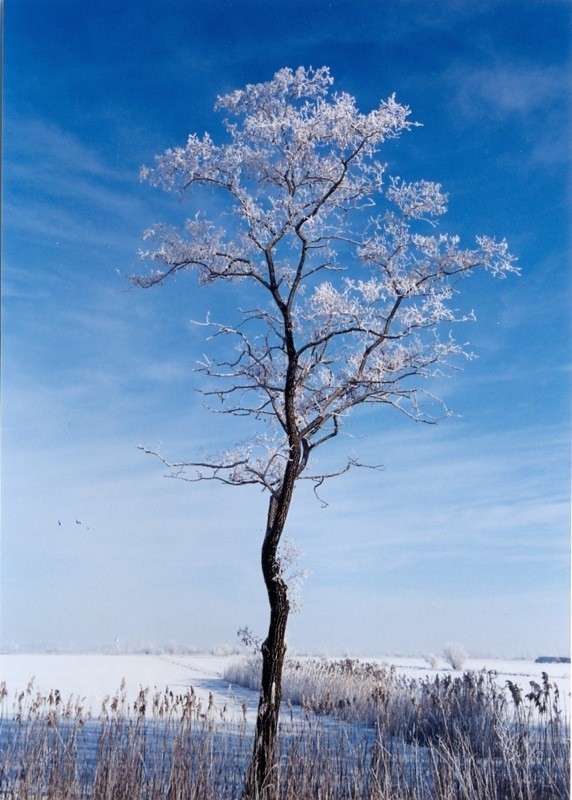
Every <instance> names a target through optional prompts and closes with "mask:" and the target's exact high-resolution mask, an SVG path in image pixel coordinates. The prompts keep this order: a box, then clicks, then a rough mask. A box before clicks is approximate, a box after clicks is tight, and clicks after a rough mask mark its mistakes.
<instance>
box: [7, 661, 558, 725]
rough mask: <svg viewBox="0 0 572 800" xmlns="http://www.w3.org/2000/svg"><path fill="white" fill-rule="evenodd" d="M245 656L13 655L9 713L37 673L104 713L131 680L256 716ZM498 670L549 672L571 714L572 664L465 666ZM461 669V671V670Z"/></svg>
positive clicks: (411, 665) (40, 681) (403, 664)
mask: <svg viewBox="0 0 572 800" xmlns="http://www.w3.org/2000/svg"><path fill="white" fill-rule="evenodd" d="M237 658H239V656H236V655H234V656H213V655H166V654H163V655H142V654H137V655H131V654H129V655H127V654H117V655H83V654H82V655H78V654H68V655H62V654H41V653H34V654H10V655H1V656H0V681H3V682H5V683H6V687H7V690H8V697H7V699H6V700H5V701H4V703H5V705H4V712H5V713H8V714H9V713H10V707H11V704H12V701H13V699H14V697H15V696H16V695H17V694H18V693H19V692H21V691H25V690H26V688H27V686H28V684H29V682H30V680H31V679H32V678H33V679H34V680H33V693H34V694H35V693H36V692H41V693H42V694H49V692H50V691H51V690H52V689H58V690H59V691H60V693H61V695H62V697H63V698H64V699H65V700H67V699H68V698H69V697H70V696H72V695H73V696H74V698H82V699H83V706H84V708H85V709H90V710H91V711H92V713H94V714H96V715H97V714H98V713H99V711H100V709H101V705H102V702H103V700H104V698H105V697H106V695H110V696H112V695H114V694H115V693H116V692H117V691H118V689H119V686H120V684H121V682H122V680H123V679H125V691H126V695H127V699H128V701H129V702H130V703H131V704H132V703H133V702H134V700H135V698H136V697H137V695H138V694H139V691H140V689H141V688H147V687H148V688H149V689H150V690H152V691H153V690H155V689H157V690H159V691H161V692H162V691H163V690H164V689H165V688H168V689H170V690H172V691H173V692H174V693H184V692H186V691H187V690H190V688H191V687H193V689H194V690H195V693H196V695H197V697H198V698H199V699H201V700H202V702H203V704H204V705H206V704H207V703H208V700H209V694H210V693H212V695H213V699H214V703H215V705H216V707H217V708H219V709H221V708H222V707H223V706H225V705H226V707H227V710H228V713H227V719H239V718H242V716H243V710H242V706H243V703H244V702H245V701H246V703H247V706H248V712H247V719H248V720H253V719H254V717H255V714H256V708H257V705H258V694H257V692H253V691H250V690H248V689H243V688H242V687H238V686H234V685H232V686H229V684H228V683H227V682H226V681H224V680H223V678H222V675H223V673H224V669H225V666H226V665H227V664H228V663H229V662H231V661H234V660H236V659H237ZM360 660H362V661H367V660H370V661H375V662H376V663H382V664H392V665H394V666H395V667H396V669H397V671H398V672H399V673H401V674H405V675H408V676H410V677H417V678H423V677H425V676H434V675H435V674H437V673H439V674H447V673H452V672H453V670H451V668H450V667H448V666H446V665H445V664H444V662H442V663H440V664H439V666H438V668H437V669H436V670H435V669H432V668H431V667H430V666H429V664H427V663H426V662H425V661H424V659H423V658H392V657H388V658H375V659H366V658H363V659H360ZM483 669H485V670H494V671H495V672H497V673H498V682H499V684H500V685H504V683H505V681H506V680H511V681H513V683H517V684H518V685H519V686H521V687H522V688H523V689H524V690H528V689H529V682H530V681H536V682H537V683H541V681H542V673H543V672H546V673H547V674H548V677H549V680H550V681H551V683H554V684H556V685H557V686H558V689H559V691H560V696H561V700H562V705H563V707H564V709H565V712H566V713H569V710H570V665H569V664H536V663H534V662H533V661H524V660H497V659H468V660H467V661H466V663H465V665H464V670H475V671H480V670H483ZM456 674H460V673H456Z"/></svg>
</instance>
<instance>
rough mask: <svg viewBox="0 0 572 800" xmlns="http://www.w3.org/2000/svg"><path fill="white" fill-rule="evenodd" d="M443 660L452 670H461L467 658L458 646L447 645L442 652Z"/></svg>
mask: <svg viewBox="0 0 572 800" xmlns="http://www.w3.org/2000/svg"><path fill="white" fill-rule="evenodd" d="M443 658H444V659H445V661H446V662H447V664H450V665H451V666H452V667H453V669H458V670H461V669H463V666H464V665H465V661H466V660H467V658H468V656H467V653H466V652H465V650H464V649H463V647H462V646H461V645H460V644H448V645H447V646H446V647H445V649H444V650H443Z"/></svg>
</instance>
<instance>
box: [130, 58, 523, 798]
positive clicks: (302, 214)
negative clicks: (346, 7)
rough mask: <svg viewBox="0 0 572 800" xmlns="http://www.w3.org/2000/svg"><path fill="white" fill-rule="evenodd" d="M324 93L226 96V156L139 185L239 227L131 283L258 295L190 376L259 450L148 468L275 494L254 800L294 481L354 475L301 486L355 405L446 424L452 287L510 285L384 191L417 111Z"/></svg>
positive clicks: (159, 231) (275, 685) (201, 149)
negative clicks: (239, 420) (224, 207)
mask: <svg viewBox="0 0 572 800" xmlns="http://www.w3.org/2000/svg"><path fill="white" fill-rule="evenodd" d="M332 83H333V81H332V78H331V76H330V73H329V70H328V69H327V68H326V67H323V68H321V69H317V70H313V69H304V68H299V69H297V70H296V71H295V72H293V71H292V70H290V69H282V70H280V71H279V72H277V73H276V75H275V76H274V78H273V79H272V80H271V81H269V82H267V83H260V84H256V85H248V86H246V88H245V89H243V90H239V91H234V92H231V93H230V94H227V95H224V96H222V97H219V98H218V101H217V104H216V108H218V109H222V110H224V111H225V112H226V113H227V115H228V117H227V119H226V120H225V125H226V130H227V142H226V143H225V144H221V145H217V144H215V143H214V142H213V140H212V139H211V137H210V136H209V135H208V134H205V135H204V136H203V137H202V138H201V137H199V136H197V135H195V134H191V135H190V136H189V139H188V141H187V144H186V145H185V146H184V147H178V148H175V149H170V150H167V151H166V152H165V153H164V154H163V155H161V156H158V157H157V159H156V165H155V167H154V169H146V168H144V169H143V171H142V176H143V178H145V179H147V180H148V181H149V182H150V183H151V184H152V185H156V186H161V187H163V188H164V189H166V190H167V191H169V192H174V193H176V194H179V195H180V196H181V198H184V199H192V198H193V189H194V188H195V187H196V186H197V185H200V186H207V187H212V189H213V190H214V191H216V192H218V193H219V194H220V195H222V198H223V199H224V200H226V202H227V203H228V210H230V211H232V216H229V217H228V225H227V229H226V230H225V229H224V228H223V227H222V224H221V222H220V220H217V221H212V220H209V219H207V218H206V216H205V215H204V214H203V213H201V212H200V211H198V213H196V214H195V215H194V216H192V217H191V218H189V219H188V220H187V222H186V223H185V226H184V230H178V229H175V228H171V227H163V226H156V227H154V228H153V229H152V230H150V231H147V233H146V238H148V239H151V240H152V241H153V245H152V247H151V249H149V250H147V251H145V252H144V253H142V256H143V258H144V259H145V260H146V261H148V262H152V264H151V272H150V273H149V274H147V275H146V276H144V277H141V276H139V277H133V278H132V280H133V283H134V284H135V285H137V286H140V287H143V288H149V287H152V286H156V285H158V284H162V283H163V281H165V280H167V279H169V278H171V277H173V276H175V275H177V274H178V273H180V272H186V271H190V270H195V271H196V272H197V273H198V275H199V278H200V281H201V282H202V283H203V284H212V283H216V282H217V281H228V282H231V283H239V282H243V283H244V282H247V283H249V284H250V287H251V295H249V297H251V300H249V305H250V307H249V308H247V309H240V308H237V309H236V314H235V315H234V318H233V319H230V320H222V321H220V322H215V321H212V320H210V319H209V320H207V321H206V322H205V323H204V324H205V325H206V326H207V329H208V330H209V332H210V334H211V339H212V340H213V342H214V352H215V355H213V356H211V357H208V358H207V357H205V358H204V360H203V361H202V363H200V367H199V368H200V369H201V370H202V371H203V372H204V373H205V375H206V376H208V377H209V378H215V379H218V380H219V383H218V384H217V383H215V384H214V388H211V389H207V390H206V391H205V394H206V395H207V396H209V397H210V399H211V400H214V401H216V403H217V404H218V405H217V410H218V411H220V412H222V413H225V414H231V415H236V416H244V415H248V416H250V417H253V418H254V419H256V420H259V421H260V422H261V423H262V425H261V432H260V435H259V436H258V437H257V438H256V440H254V441H251V442H248V443H246V444H245V445H244V446H238V447H233V448H232V449H231V450H229V451H228V452H225V453H223V454H221V455H218V456H213V457H212V458H206V459H201V460H196V461H194V460H189V461H181V462H178V463H171V462H168V461H167V460H166V459H165V458H164V457H163V456H162V455H160V454H159V453H158V452H155V455H158V456H159V458H161V459H162V460H163V462H164V463H165V464H167V465H168V467H169V468H170V469H171V470H172V474H173V475H176V476H177V477H180V478H183V479H185V480H218V481H220V482H222V483H225V484H230V485H232V486H244V485H247V484H256V485H259V486H261V487H263V489H264V490H266V491H267V493H268V498H269V502H268V516H267V520H266V532H265V535H264V540H263V542H262V572H263V575H264V581H265V584H266V589H267V592H268V600H269V604H270V624H269V628H268V635H267V637H266V639H265V640H264V642H263V644H262V646H261V650H262V659H263V671H262V686H261V693H260V702H259V708H258V718H257V725H256V734H255V743H254V754H253V761H252V769H251V773H250V783H249V787H248V792H249V793H250V795H251V796H259V795H260V794H261V793H267V789H268V787H270V786H271V783H272V766H273V764H274V758H275V742H276V731H277V724H278V715H279V709H280V700H281V676H282V667H283V663H284V657H285V652H286V647H285V633H286V624H287V620H288V613H289V610H290V604H289V599H288V586H287V583H286V580H285V576H284V572H283V568H282V565H281V560H280V553H279V543H280V539H281V537H282V533H283V531H284V527H285V524H286V519H287V516H288V512H289V509H290V505H291V502H292V496H293V492H294V488H295V486H296V483H297V481H299V480H309V481H312V482H313V483H314V485H315V488H317V487H319V486H320V485H321V484H322V483H323V482H324V480H326V479H327V478H330V477H334V476H335V475H340V474H342V473H344V472H347V471H348V470H349V469H351V468H353V467H357V466H362V465H361V464H359V462H357V461H355V460H348V461H347V462H346V463H344V464H340V465H339V467H338V468H337V469H333V470H332V471H331V472H319V471H318V472H316V473H314V472H311V471H310V464H311V461H312V457H313V455H314V452H315V451H316V450H317V449H318V448H319V447H321V446H322V445H323V444H325V443H326V442H328V441H329V440H331V439H333V438H334V437H336V436H337V435H338V433H339V432H340V428H341V426H342V424H343V423H345V420H346V417H347V416H348V414H349V412H350V411H352V410H353V409H354V408H355V407H356V406H360V405H363V404H365V403H369V404H373V403H377V404H380V405H384V406H390V407H392V408H394V409H396V410H397V411H399V412H401V413H402V414H405V415H407V416H408V417H411V418H412V419H413V420H415V421H418V422H435V421H437V420H438V419H439V418H441V417H443V416H446V415H447V414H448V411H447V409H446V408H445V406H444V404H442V403H441V402H440V401H439V400H438V398H435V397H433V396H432V395H430V394H429V393H428V392H427V391H426V389H425V388H424V385H425V384H426V383H427V379H428V378H431V377H432V376H434V375H437V374H442V373H443V371H446V370H447V369H451V368H455V364H454V362H455V361H456V360H457V359H458V357H459V356H461V355H463V352H464V351H463V346H461V345H460V344H458V343H456V342H455V341H454V339H453V337H452V334H451V328H452V327H453V325H454V324H456V323H460V322H465V321H466V320H468V319H471V318H472V314H471V315H465V314H460V313H458V312H456V310H455V309H454V308H453V307H452V302H451V301H452V300H453V298H454V295H455V293H456V287H457V286H458V284H459V281H460V280H461V279H462V278H463V277H465V276H467V275H469V274H471V273H472V272H474V271H475V270H477V269H484V270H487V271H489V272H491V273H492V274H493V275H496V276H499V277H503V276H505V275H506V274H507V273H510V272H515V271H517V270H516V267H515V266H514V259H513V258H512V257H511V255H510V254H509V253H508V249H507V244H506V242H505V241H504V240H503V241H500V242H497V241H495V240H493V239H490V238H487V237H478V238H477V240H476V246H475V247H474V248H473V249H462V248H461V247H460V244H459V239H458V237H456V236H449V235H447V234H445V233H437V232H436V231H435V228H436V218H437V217H438V216H440V215H441V214H443V213H444V212H445V210H446V201H447V198H446V195H445V194H443V192H442V189H441V186H440V185H439V184H436V183H431V182H427V181H418V182H414V183H407V182H405V181H403V180H400V179H399V178H396V177H387V176H386V174H385V167H384V165H383V164H382V163H380V162H379V161H378V160H377V158H376V157H377V154H378V152H379V150H380V148H381V146H382V145H383V143H384V142H385V141H386V140H388V139H393V138H395V137H398V136H399V135H400V134H401V133H402V132H403V131H407V130H409V129H410V128H411V127H412V126H413V125H414V124H415V123H412V122H410V121H409V113H410V112H409V109H408V108H407V107H405V106H403V105H401V104H399V103H398V102H397V101H396V99H395V96H392V97H390V98H389V99H388V100H386V101H384V102H382V103H381V104H380V105H379V107H378V108H376V109H375V110H373V111H370V112H369V113H367V114H362V113H360V112H359V111H358V109H357V107H356V103H355V100H354V98H353V97H351V96H350V95H348V94H346V93H332V91H331V85H332ZM195 203H196V198H195ZM157 265H159V266H158V267H157ZM225 342H227V343H228V348H227V349H226V350H225V349H224V348H223V349H221V345H222V344H224V343H225ZM221 352H225V353H226V355H223V356H222V357H221V356H220V353H221ZM147 452H151V451H150V450H147ZM265 796H266V795H265Z"/></svg>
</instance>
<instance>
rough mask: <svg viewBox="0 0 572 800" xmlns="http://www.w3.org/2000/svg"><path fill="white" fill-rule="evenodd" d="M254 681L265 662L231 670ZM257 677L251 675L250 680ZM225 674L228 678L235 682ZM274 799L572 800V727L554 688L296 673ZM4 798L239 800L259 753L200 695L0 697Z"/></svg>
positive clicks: (245, 730)
mask: <svg viewBox="0 0 572 800" xmlns="http://www.w3.org/2000/svg"><path fill="white" fill-rule="evenodd" d="M239 667H240V668H241V669H243V670H246V671H245V673H244V674H243V675H242V679H243V681H244V682H246V679H247V677H248V678H249V679H253V676H254V674H255V670H256V668H257V667H256V662H255V661H254V660H253V661H252V662H248V663H247V664H246V667H245V664H244V661H243V662H242V666H240V665H238V666H236V667H233V668H232V669H233V670H234V679H233V682H234V683H239V682H240V681H238V680H237V677H240V676H239V675H238V673H237V670H238V669H239ZM247 673H248V674H247ZM228 677H229V675H227V679H228ZM285 696H286V697H287V703H286V705H285V708H284V713H283V715H282V722H281V727H280V761H279V763H278V764H277V766H276V770H275V773H274V775H273V780H272V785H271V786H270V787H269V791H268V794H267V797H268V798H269V799H270V798H272V800H274V799H275V800H310V798H317V799H318V798H319V799H320V800H345V799H346V798H347V799H348V800H350V799H351V800H354V799H355V800H477V799H478V800H501V798H502V800H560V799H562V800H564V798H568V797H569V795H570V785H569V751H570V744H569V729H568V724H567V722H566V720H565V719H563V715H562V713H561V711H560V707H559V698H558V694H557V692H556V691H555V690H554V687H552V686H551V685H550V683H549V681H548V678H547V677H546V676H544V678H543V681H542V683H541V684H532V685H531V688H530V691H528V692H527V693H525V692H524V691H523V690H522V689H520V688H519V687H518V686H516V685H515V684H509V685H507V686H506V687H499V686H498V685H497V684H496V682H495V679H494V675H491V674H488V673H487V674H478V675H475V674H473V673H466V674H465V675H463V676H459V677H457V678H452V677H449V678H445V679H442V678H438V679H437V678H435V679H434V680H429V679H423V680H421V681H417V680H412V679H405V678H403V677H400V676H399V675H397V674H396V673H395V671H394V670H392V669H390V668H383V667H378V666H376V665H371V664H360V663H359V662H353V661H345V662H324V663H320V662H289V664H288V666H287V668H286V671H285ZM0 698H1V700H2V715H1V717H0V797H1V798H3V800H4V799H6V800H24V798H25V800H40V798H41V799H42V800H44V798H45V799H46V800H159V798H165V799H166V800H237V799H238V798H240V797H241V793H242V787H243V782H244V777H245V774H246V770H247V768H248V763H249V756H250V750H251V746H252V733H253V731H252V727H251V725H250V724H249V723H248V722H247V717H246V709H245V713H244V715H243V718H242V719H239V720H231V719H229V718H228V714H227V711H226V709H225V708H224V707H222V708H217V707H216V706H215V703H214V701H213V698H212V696H211V698H210V699H209V701H208V702H204V703H202V702H201V701H200V700H199V699H198V698H197V696H196V695H195V693H194V691H193V690H192V689H190V690H189V691H188V692H184V693H180V694H174V693H173V692H170V691H168V690H165V691H164V692H154V693H152V692H149V691H148V690H146V689H142V690H141V692H140V694H139V697H138V698H137V700H136V701H135V702H134V703H131V704H129V703H128V702H127V699H126V694H125V686H124V685H122V686H121V687H120V688H119V690H118V691H117V692H116V693H115V694H114V695H113V696H110V697H109V698H106V700H105V701H104V703H103V705H102V708H101V709H100V711H99V713H97V714H92V713H91V712H89V711H86V710H85V709H84V708H83V705H82V702H81V700H80V699H77V698H76V699H74V698H71V699H64V698H62V697H61V696H60V695H59V693H57V692H51V693H50V694H49V695H42V694H40V693H38V692H37V691H35V689H34V686H33V684H30V685H29V686H28V688H27V690H26V691H24V692H21V693H20V694H19V695H18V696H17V697H15V698H12V699H11V700H10V698H8V696H7V692H6V689H5V687H2V688H1V690H0Z"/></svg>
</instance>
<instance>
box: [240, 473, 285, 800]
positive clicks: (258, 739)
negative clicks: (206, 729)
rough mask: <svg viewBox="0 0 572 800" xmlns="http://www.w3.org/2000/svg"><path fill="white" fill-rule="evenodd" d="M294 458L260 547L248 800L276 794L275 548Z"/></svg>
mask: <svg viewBox="0 0 572 800" xmlns="http://www.w3.org/2000/svg"><path fill="white" fill-rule="evenodd" d="M297 461H298V459H297V458H294V459H292V460H291V462H290V465H289V467H290V468H287V469H286V474H285V476H284V482H283V484H282V492H281V493H280V495H279V497H276V496H274V497H272V498H271V500H270V504H269V508H268V522H267V527H266V535H265V537H264V542H263V544H262V554H261V564H262V573H263V575H264V581H265V583H266V590H267V592H268V602H269V605H270V625H269V627H268V636H267V637H266V639H265V640H264V642H263V644H262V647H261V651H262V685H261V688H260V700H259V703H258V716H257V718H256V732H255V739H254V749H253V753H252V764H251V767H250V773H249V776H248V779H247V785H246V791H245V797H246V798H248V800H262V798H263V799H264V800H271V798H273V797H274V796H275V794H276V788H277V787H276V782H275V777H274V775H273V772H274V771H275V766H276V738H277V733H278V718H279V714H280V703H281V700H282V669H283V666H284V659H285V656H286V643H285V638H286V625H287V622H288V614H289V611H290V603H289V601H288V587H287V585H286V583H285V581H284V579H283V578H282V575H281V570H280V561H279V558H278V545H279V543H280V537H281V536H282V532H283V530H284V525H285V523H286V517H287V515H288V510H289V508H290V502H291V499H292V492H293V490H294V484H295V480H296V469H297Z"/></svg>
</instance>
